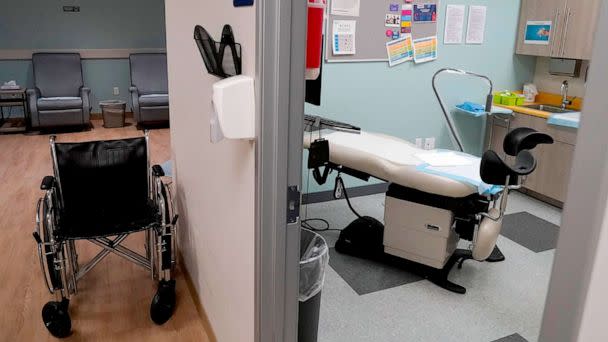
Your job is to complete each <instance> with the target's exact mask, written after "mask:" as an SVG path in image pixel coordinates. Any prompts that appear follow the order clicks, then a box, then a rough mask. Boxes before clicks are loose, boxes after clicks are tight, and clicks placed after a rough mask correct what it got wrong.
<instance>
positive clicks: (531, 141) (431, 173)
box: [304, 116, 553, 293]
mask: <svg viewBox="0 0 608 342" xmlns="http://www.w3.org/2000/svg"><path fill="white" fill-rule="evenodd" d="M322 123H323V119H322V118H320V117H310V116H308V117H307V125H309V126H310V127H314V126H316V127H317V128H319V129H317V130H316V131H309V132H305V133H304V148H306V149H308V150H309V156H308V168H309V169H312V170H313V175H314V179H315V180H316V181H317V183H319V184H323V183H325V181H326V180H327V178H328V175H329V173H331V172H337V173H338V177H337V181H336V187H338V186H342V187H343V181H342V179H341V175H342V174H348V175H351V176H354V177H357V178H360V179H363V180H369V179H370V177H374V178H378V179H380V180H384V181H386V182H388V183H389V188H388V191H387V193H386V199H385V213H384V224H382V223H380V222H379V221H377V220H375V219H374V218H371V217H368V216H360V215H359V214H358V213H356V212H355V211H354V209H353V212H355V214H356V215H357V216H358V218H357V219H356V220H355V221H353V222H352V223H351V224H350V225H348V227H346V228H345V229H343V230H342V231H341V232H340V238H339V239H338V241H337V243H336V250H337V251H338V252H341V253H347V254H351V255H356V256H360V257H367V258H376V257H379V256H381V255H387V254H388V255H391V256H396V257H398V258H402V259H406V260H409V261H411V262H413V263H414V264H417V265H423V268H424V269H425V270H426V271H425V274H424V276H425V277H426V278H427V279H429V280H430V281H432V282H433V283H435V284H437V285H438V286H440V287H442V288H444V289H447V290H449V291H452V292H456V293H465V292H466V289H465V288H464V287H462V286H460V285H457V284H454V283H452V282H450V281H449V280H448V275H449V272H450V270H451V269H452V268H453V267H454V266H455V265H456V264H458V265H459V267H461V266H462V262H464V261H465V260H468V259H474V260H477V261H485V260H486V259H487V258H488V257H489V256H490V254H491V253H492V251H493V250H494V247H495V245H496V240H497V239H498V235H499V233H500V230H501V228H502V218H503V216H504V211H505V208H506V203H507V198H508V195H509V191H511V190H514V189H517V188H519V187H521V183H522V182H523V180H524V178H525V176H526V175H529V174H530V173H532V172H533V171H534V169H535V168H536V161H535V159H534V157H533V156H532V154H531V153H530V152H529V150H532V149H533V148H534V147H536V146H537V145H538V144H551V143H553V139H552V138H551V137H550V136H548V135H546V134H542V133H538V132H536V131H535V130H533V129H530V128H518V129H515V130H513V131H512V132H510V133H509V134H508V135H507V136H506V138H505V141H504V153H505V154H507V155H509V156H512V157H513V158H511V159H512V162H511V163H508V162H507V161H505V160H504V159H503V158H501V157H500V156H499V154H498V153H496V152H495V151H491V150H490V151H486V152H485V153H484V155H483V157H482V158H478V157H475V156H472V155H468V154H466V153H462V152H454V151H441V150H434V151H426V150H422V149H420V148H417V147H416V146H415V145H413V144H411V143H409V142H407V141H405V140H402V139H399V138H396V137H392V136H387V135H383V134H377V133H371V132H365V131H361V130H360V129H358V128H357V127H354V126H345V124H339V125H335V122H325V123H326V124H325V128H331V129H332V130H333V131H329V133H328V130H323V129H320V127H321V126H323V125H322ZM336 130H337V131H336ZM501 154H502V151H501ZM437 157H439V158H437ZM442 158H443V160H441V159H442ZM427 159H431V160H434V161H432V164H429V163H428V162H427V161H428V160H427ZM450 164H452V165H450ZM340 192H342V193H344V194H345V195H346V196H345V197H346V199H347V200H348V196H347V194H346V189H341V191H338V192H335V193H340ZM349 207H351V209H352V206H351V205H350V201H349ZM461 238H462V239H464V240H469V241H471V244H470V246H469V248H468V249H458V248H457V245H458V242H459V240H460V239H461Z"/></svg>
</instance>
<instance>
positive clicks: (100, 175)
mask: <svg viewBox="0 0 608 342" xmlns="http://www.w3.org/2000/svg"><path fill="white" fill-rule="evenodd" d="M54 151H55V152H54V153H55V156H54V157H55V158H54V159H55V160H54V163H55V162H56V165H55V166H56V169H55V170H56V171H55V172H56V174H55V177H56V178H57V179H58V181H59V185H60V192H61V196H62V199H63V205H64V210H67V211H71V212H77V213H79V214H81V215H82V214H86V213H90V214H92V215H93V214H101V213H106V214H108V213H119V212H125V211H127V210H134V209H136V208H138V207H140V206H144V205H146V203H147V202H148V153H147V142H146V138H144V137H142V138H134V139H123V140H106V141H90V142H81V143H56V144H54ZM57 173H58V174H57Z"/></svg>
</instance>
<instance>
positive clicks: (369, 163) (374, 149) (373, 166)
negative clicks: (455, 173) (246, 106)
mask: <svg viewBox="0 0 608 342" xmlns="http://www.w3.org/2000/svg"><path fill="white" fill-rule="evenodd" d="M318 137H319V132H312V133H306V134H305V135H304V147H305V148H309V146H310V143H311V142H312V141H314V140H315V139H316V138H318ZM322 137H323V138H324V139H326V140H328V142H329V160H330V162H332V163H334V164H337V165H343V166H345V167H348V168H351V169H354V170H358V171H361V172H365V173H367V174H369V175H371V176H373V177H376V178H379V179H382V180H385V181H388V182H392V183H395V184H399V185H401V186H405V187H409V188H413V189H416V190H420V191H424V192H427V193H433V194H437V195H442V196H448V197H466V196H469V195H471V194H477V193H478V188H477V187H476V186H474V185H472V184H469V183H466V182H460V181H458V180H455V179H451V178H449V177H444V176H441V175H435V174H431V173H427V172H422V171H420V170H418V169H417V166H420V165H422V164H423V161H421V160H420V159H418V158H416V156H415V155H416V154H420V153H425V152H429V151H426V150H422V149H420V148H417V147H416V146H415V145H413V144H411V143H409V142H407V141H405V140H402V139H399V138H395V137H392V136H387V135H383V134H377V133H368V132H361V133H360V134H353V133H345V132H335V133H329V134H327V135H322Z"/></svg>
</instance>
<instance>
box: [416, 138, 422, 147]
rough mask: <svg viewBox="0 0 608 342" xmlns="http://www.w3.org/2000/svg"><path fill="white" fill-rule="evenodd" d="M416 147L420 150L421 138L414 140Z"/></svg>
mask: <svg viewBox="0 0 608 342" xmlns="http://www.w3.org/2000/svg"><path fill="white" fill-rule="evenodd" d="M416 147H418V148H422V138H416Z"/></svg>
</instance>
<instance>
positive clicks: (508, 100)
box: [500, 95, 517, 106]
mask: <svg viewBox="0 0 608 342" xmlns="http://www.w3.org/2000/svg"><path fill="white" fill-rule="evenodd" d="M500 103H501V104H503V105H505V106H517V95H502V98H501V101H500Z"/></svg>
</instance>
